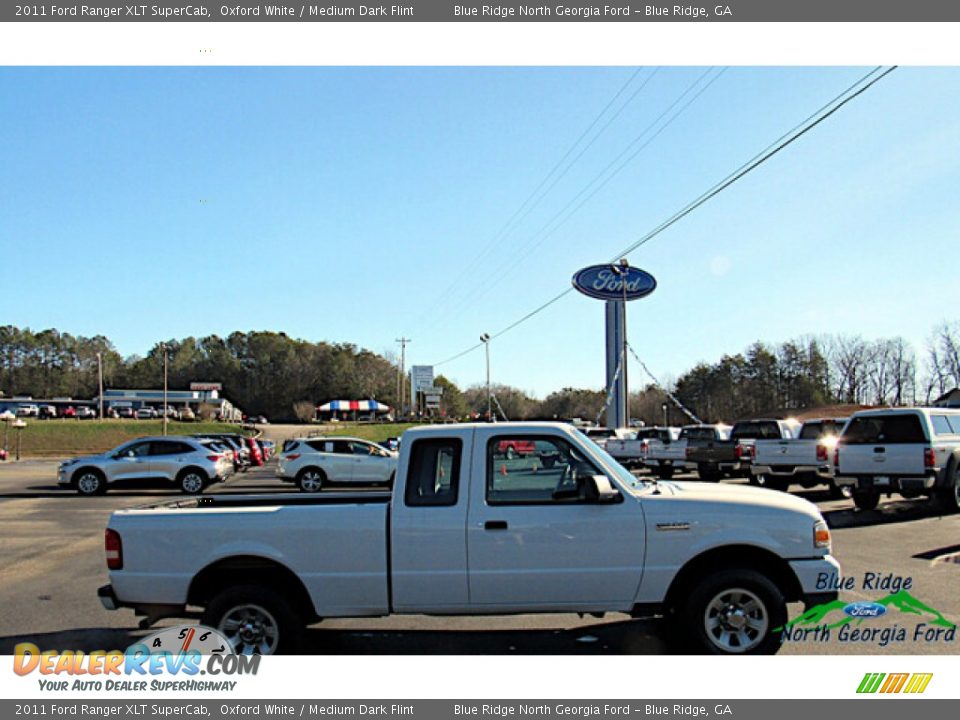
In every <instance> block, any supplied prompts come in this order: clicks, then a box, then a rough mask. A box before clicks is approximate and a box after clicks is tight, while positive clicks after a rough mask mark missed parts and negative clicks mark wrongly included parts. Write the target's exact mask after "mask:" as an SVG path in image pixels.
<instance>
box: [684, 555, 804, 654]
mask: <svg viewBox="0 0 960 720" xmlns="http://www.w3.org/2000/svg"><path fill="white" fill-rule="evenodd" d="M681 615H682V620H683V625H684V627H685V628H686V634H687V638H688V640H690V641H691V642H692V643H693V645H694V647H695V648H696V649H699V650H701V651H703V652H706V653H709V654H712V655H772V654H773V653H775V652H777V650H779V649H780V645H781V643H782V642H783V637H782V632H780V629H781V628H782V627H783V625H784V624H785V623H786V621H787V603H786V600H785V599H784V597H783V593H782V592H781V591H780V589H779V588H778V587H777V586H776V585H775V584H774V583H773V582H772V581H771V580H770V579H769V578H767V577H766V576H764V575H762V574H761V573H759V572H757V571H755V570H748V569H746V568H732V569H729V570H721V571H719V572H717V573H715V574H713V575H710V576H708V577H707V578H706V580H704V581H703V582H702V583H700V584H699V585H698V586H697V587H696V588H694V590H693V592H691V593H690V595H689V597H688V598H687V600H686V602H685V603H684V605H683V608H682V611H681Z"/></svg>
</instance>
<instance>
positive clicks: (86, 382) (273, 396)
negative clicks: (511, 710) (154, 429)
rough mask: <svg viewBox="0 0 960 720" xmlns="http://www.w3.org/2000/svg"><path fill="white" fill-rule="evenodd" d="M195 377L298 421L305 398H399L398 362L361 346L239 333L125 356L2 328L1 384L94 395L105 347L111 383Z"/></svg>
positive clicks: (155, 384) (148, 385)
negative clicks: (297, 410)
mask: <svg viewBox="0 0 960 720" xmlns="http://www.w3.org/2000/svg"><path fill="white" fill-rule="evenodd" d="M164 346H165V347H166V352H167V358H168V359H167V376H168V386H169V387H170V388H171V389H186V388H187V387H189V384H190V383H191V382H194V381H199V380H206V381H214V382H221V383H223V395H224V396H225V397H227V398H228V399H229V400H230V401H231V402H233V403H235V404H237V405H238V406H239V407H240V408H241V409H243V410H244V411H245V412H247V413H249V414H254V415H266V416H268V417H270V418H276V419H292V418H293V417H294V405H295V404H296V403H297V402H300V401H305V400H306V401H311V402H314V401H319V400H329V399H339V398H365V399H366V398H376V399H377V400H380V401H382V402H384V403H386V404H388V405H390V406H395V402H396V382H397V368H396V366H395V365H394V364H393V363H391V362H390V361H389V360H387V359H386V358H384V357H382V356H380V355H377V354H376V353H372V352H369V351H367V350H362V349H359V348H357V347H356V346H354V345H347V344H329V343H323V342H319V343H311V342H307V341H305V340H296V339H293V338H290V337H288V336H287V335H285V334H283V333H272V332H246V333H241V332H235V333H232V334H231V335H229V336H228V337H225V338H221V337H219V336H216V335H210V336H208V337H204V338H199V339H198V338H192V337H188V338H184V339H182V340H168V341H165V342H161V343H157V344H156V345H154V347H153V348H152V349H151V350H150V352H149V353H147V355H146V356H145V357H139V356H131V357H127V358H123V357H121V356H120V354H119V353H118V352H117V351H116V348H115V347H114V346H113V344H112V343H111V342H110V341H109V340H108V339H107V338H105V337H103V336H96V337H93V338H86V337H79V336H73V335H70V334H68V333H61V332H58V331H56V330H44V331H42V332H36V333H35V332H32V331H30V330H29V329H20V328H16V327H13V326H6V327H0V390H3V391H4V392H5V393H6V394H7V395H9V396H12V395H30V396H33V397H36V398H50V397H73V398H78V399H81V398H83V399H86V398H91V397H93V396H95V395H96V394H97V382H98V380H97V353H98V352H99V353H101V354H102V356H103V374H104V385H105V387H106V388H108V389H109V388H143V389H159V388H162V387H163V348H164Z"/></svg>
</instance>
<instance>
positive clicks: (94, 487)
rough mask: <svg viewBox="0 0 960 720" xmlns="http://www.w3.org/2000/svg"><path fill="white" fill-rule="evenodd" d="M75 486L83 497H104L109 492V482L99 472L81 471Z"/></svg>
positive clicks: (91, 470)
mask: <svg viewBox="0 0 960 720" xmlns="http://www.w3.org/2000/svg"><path fill="white" fill-rule="evenodd" d="M74 485H76V488H77V492H78V493H80V494H81V495H103V494H104V493H105V492H106V491H107V481H106V479H105V478H104V477H103V473H101V472H100V471H99V470H93V469H90V470H81V471H80V472H79V473H77V479H76V480H75V481H74Z"/></svg>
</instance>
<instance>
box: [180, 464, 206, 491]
mask: <svg viewBox="0 0 960 720" xmlns="http://www.w3.org/2000/svg"><path fill="white" fill-rule="evenodd" d="M206 484H207V479H206V477H204V476H203V474H202V473H200V471H199V470H184V471H183V472H182V473H180V476H179V477H178V478H177V485H178V486H179V487H180V492H182V493H183V494H184V495H199V494H200V493H202V492H203V488H204V486H205V485H206Z"/></svg>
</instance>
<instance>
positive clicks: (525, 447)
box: [497, 439, 537, 460]
mask: <svg viewBox="0 0 960 720" xmlns="http://www.w3.org/2000/svg"><path fill="white" fill-rule="evenodd" d="M536 451H537V447H536V444H535V443H534V441H533V440H514V439H510V440H501V441H500V442H499V443H497V453H498V454H499V455H505V456H506V458H507V459H508V460H513V459H514V458H515V457H517V456H518V455H533V454H534V453H535V452H536Z"/></svg>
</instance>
